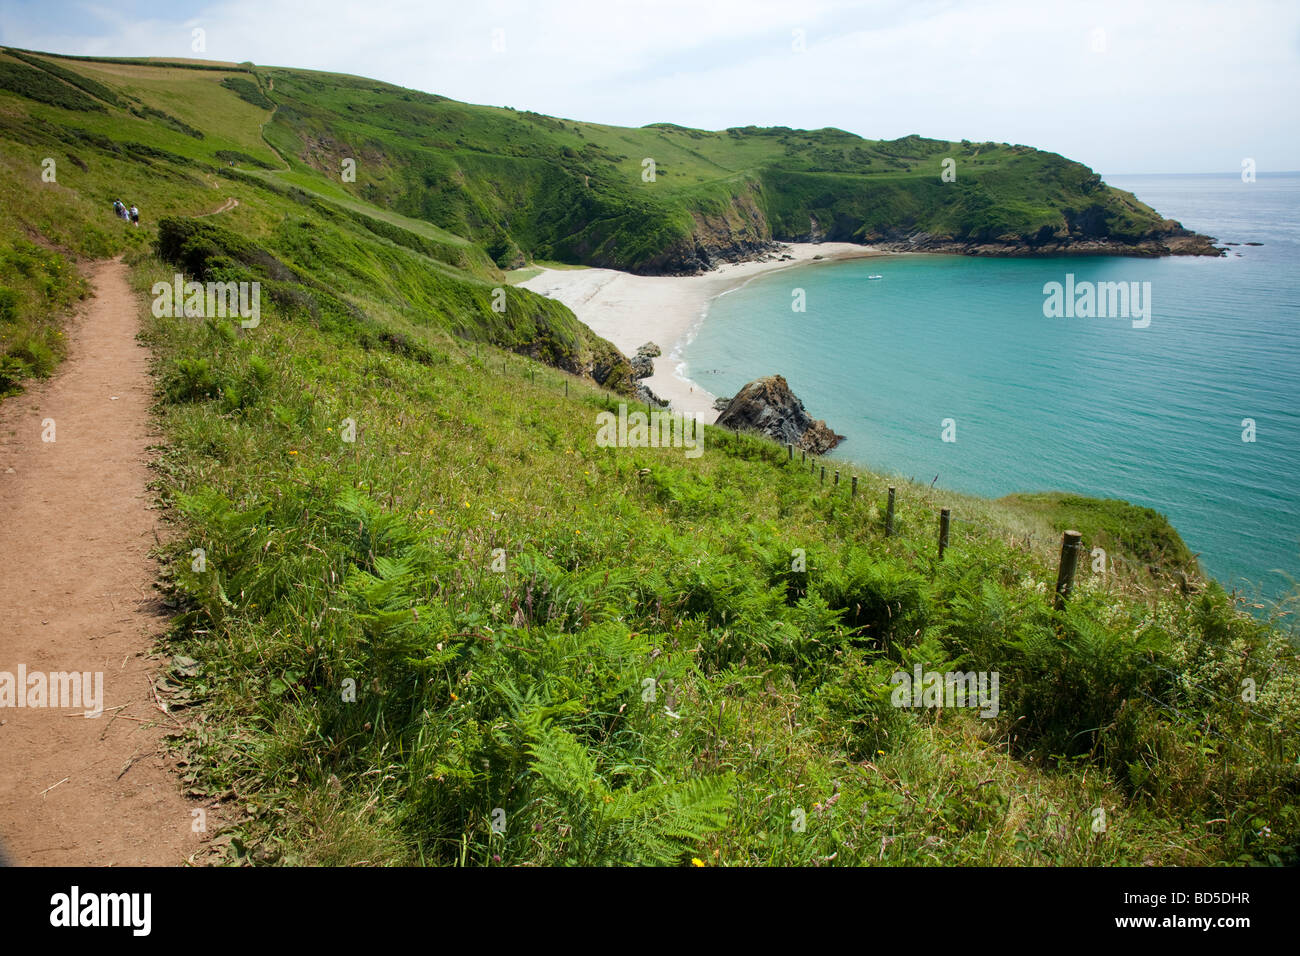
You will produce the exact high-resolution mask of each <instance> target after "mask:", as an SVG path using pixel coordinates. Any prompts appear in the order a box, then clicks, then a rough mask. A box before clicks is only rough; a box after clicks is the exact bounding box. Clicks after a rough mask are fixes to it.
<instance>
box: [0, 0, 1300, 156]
mask: <svg viewBox="0 0 1300 956" xmlns="http://www.w3.org/2000/svg"><path fill="white" fill-rule="evenodd" d="M119 10H120V8H115V7H109V6H99V5H94V4H77V5H61V4H58V3H43V4H36V5H32V6H24V5H20V6H18V7H17V8H16V9H11V10H10V12H9V13H8V16H7V20H6V23H5V24H4V27H3V36H4V42H6V43H9V44H13V45H15V46H26V47H29V48H35V49H46V50H54V51H56V52H64V53H90V54H96V55H108V56H139V55H150V54H152V55H163V56H192V55H196V54H193V53H192V52H191V50H190V30H191V28H192V27H193V26H195V25H198V26H202V27H203V28H204V29H205V30H206V31H207V50H206V53H205V54H203V55H204V56H206V57H208V58H211V59H229V60H236V61H239V60H253V61H254V62H257V63H262V64H268V65H282V66H299V67H307V68H312V69H321V70H332V71H338V72H345V73H355V74H359V75H362V76H370V77H374V78H377V79H382V80H387V81H389V82H394V83H399V84H402V85H404V86H410V87H414V88H418V89H423V90H428V91H430V92H436V93H442V94H444V95H447V96H452V97H455V98H457V99H464V100H468V101H471V102H479V103H492V104H497V105H506V104H508V105H511V106H515V107H518V108H520V109H534V110H538V111H540V112H546V113H553V114H557V115H562V116H567V117H572V118H576V119H586V120H592V121H595V122H605V123H616V124H622V125H641V124H643V123H649V122H655V121H661V120H662V121H671V122H676V123H681V124H683V125H691V126H701V127H705V128H721V127H725V126H736V125H747V124H751V123H752V124H760V125H769V124H779V125H787V126H803V127H820V126H838V127H841V128H844V129H849V130H852V131H853V132H856V133H860V134H862V135H864V136H870V137H894V136H899V135H903V134H905V133H909V132H918V133H922V134H924V135H929V136H937V137H949V138H954V139H957V138H962V137H966V138H970V139H977V140H985V139H994V140H1004V141H1009V142H1020V143H1028V144H1030V145H1033V146H1039V147H1042V148H1045V149H1052V150H1055V151H1058V152H1061V153H1064V154H1065V155H1067V156H1070V157H1071V158H1075V159H1079V160H1080V161H1082V162H1086V163H1088V164H1089V165H1092V166H1093V167H1094V168H1097V169H1099V170H1102V171H1103V172H1107V171H1109V172H1144V171H1202V170H1209V169H1222V170H1233V169H1237V168H1239V164H1240V159H1241V157H1242V156H1245V155H1251V156H1255V157H1256V158H1259V159H1260V162H1261V168H1269V169H1295V168H1300V132H1298V131H1297V128H1296V124H1295V122H1294V119H1293V115H1294V107H1293V106H1292V105H1291V104H1293V103H1294V101H1295V99H1296V94H1297V92H1300V56H1298V47H1300V43H1298V42H1297V38H1298V37H1300V7H1298V6H1297V5H1295V4H1291V3H1285V2H1271V0H1257V2H1253V3H1251V2H1239V3H1233V4H1222V3H1218V2H1214V0H1185V2H1171V0H1155V2H1149V3H1140V4H1139V3H1134V2H1131V0H1102V2H1096V3H1064V4H1057V3H1042V2H1038V0H1004V2H971V3H957V2H939V0H921V2H916V3H905V4H897V3H882V2H877V0H861V2H852V3H835V2H830V0H807V2H800V3H798V4H791V3H790V2H789V0H749V2H710V0H644V2H611V0H568V2H563V3H528V2H523V0H486V2H482V3H473V4H464V3H460V2H457V3H447V2H436V3H430V2H427V0H372V2H367V3H355V2H341V0H326V2H323V3H316V4H313V5H312V7H311V12H310V13H304V12H303V11H302V8H301V6H300V4H299V2H298V0H216V2H212V3H208V4H194V5H190V6H189V7H181V6H180V5H163V6H159V7H152V6H143V7H140V8H138V9H136V10H132V11H129V12H118V11H119ZM497 28H500V29H503V30H504V31H505V51H504V52H500V53H494V52H493V50H492V31H493V30H494V29H497ZM796 29H798V30H803V31H804V34H805V36H806V41H807V50H806V52H803V53H796V52H794V51H793V50H792V49H791V34H792V31H794V30H796ZM1094 30H1101V31H1103V33H1104V44H1103V49H1102V50H1100V51H1097V50H1094V49H1093V35H1094V34H1093V31H1094Z"/></svg>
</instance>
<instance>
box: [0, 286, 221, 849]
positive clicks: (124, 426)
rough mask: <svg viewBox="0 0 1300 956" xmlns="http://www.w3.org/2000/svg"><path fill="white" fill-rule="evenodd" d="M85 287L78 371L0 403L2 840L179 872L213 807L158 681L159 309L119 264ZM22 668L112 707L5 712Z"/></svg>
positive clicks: (67, 367)
mask: <svg viewBox="0 0 1300 956" xmlns="http://www.w3.org/2000/svg"><path fill="white" fill-rule="evenodd" d="M90 277H91V279H92V281H93V282H94V289H95V295H94V298H93V299H90V300H88V302H87V303H86V304H84V305H83V306H82V308H81V310H80V313H79V315H78V316H77V317H76V318H74V319H73V320H72V321H71V322H70V323H69V326H68V328H67V332H66V334H67V335H68V337H69V355H68V359H67V361H65V362H64V363H63V365H62V366H61V367H60V369H59V371H58V372H57V373H56V374H55V376H54V377H53V378H52V379H50V380H49V381H47V382H39V383H35V384H33V385H31V386H30V387H29V388H28V390H27V391H26V392H25V393H24V394H22V395H18V396H15V397H13V398H9V399H6V400H5V401H3V402H0V843H3V844H4V845H5V846H6V848H7V849H8V852H9V855H10V857H11V858H12V859H13V862H15V863H17V864H19V865H37V866H41V865H44V866H56V865H70V864H80V865H142V864H143V865H169V864H171V865H174V864H179V863H183V862H184V861H185V860H186V858H187V857H189V856H190V854H192V853H194V852H195V851H197V850H198V849H199V848H200V846H201V842H200V841H201V839H202V836H201V835H200V834H197V833H194V832H192V828H191V824H192V822H193V819H194V818H193V817H192V816H191V809H192V808H197V807H199V806H200V804H198V803H192V802H191V801H188V800H186V799H185V798H184V797H183V796H182V795H181V784H180V780H179V777H178V776H177V774H176V773H175V772H174V770H172V769H171V768H169V767H168V765H167V762H166V760H165V759H164V756H163V754H164V753H165V743H166V741H165V739H164V734H166V733H167V731H168V730H175V729H177V728H178V726H179V725H178V724H177V722H176V718H175V717H173V716H171V715H168V714H164V713H163V712H162V711H161V710H160V709H159V705H158V702H157V701H156V699H155V694H154V690H153V685H152V682H151V675H158V674H159V672H160V670H162V669H163V668H164V667H165V663H164V662H163V661H161V660H160V659H158V658H154V657H150V656H149V649H150V647H151V646H152V644H153V642H154V639H155V638H156V637H157V635H159V634H160V633H162V632H163V631H164V630H165V629H166V626H167V618H166V613H165V609H164V608H163V607H162V606H161V605H160V604H159V602H158V599H157V595H156V592H155V591H154V590H153V587H152V584H153V581H154V580H155V577H156V567H155V565H154V562H153V561H152V560H151V559H150V558H149V553H148V552H149V549H150V548H152V547H153V546H154V545H155V541H156V538H155V532H156V527H157V524H156V517H155V512H154V511H152V510H150V508H149V505H150V502H151V496H150V493H149V491H148V489H147V484H148V482H149V479H150V471H149V469H148V467H147V464H146V461H147V455H148V452H147V450H146V448H147V446H148V445H149V444H151V443H153V442H154V441H156V438H154V436H152V435H151V423H150V417H149V404H150V401H151V393H152V386H151V381H150V378H149V371H148V364H147V357H148V353H147V351H146V350H145V348H144V347H143V346H141V345H140V344H139V343H137V342H136V339H135V336H136V333H137V331H138V330H139V322H140V315H141V314H142V311H143V309H144V308H145V307H146V305H145V303H144V302H143V301H142V300H140V299H138V298H137V297H136V296H134V295H133V294H132V292H131V289H130V287H129V285H128V283H127V269H126V266H125V265H123V264H122V263H120V262H116V261H104V262H99V263H95V264H94V265H93V266H91V267H90ZM49 420H52V426H51V422H50V421H49ZM49 437H53V438H54V441H46V440H44V439H45V438H49ZM20 667H22V668H25V670H26V673H27V674H28V675H29V676H28V683H29V685H30V683H31V680H32V677H31V675H34V674H37V673H40V674H49V673H52V672H70V671H77V672H89V673H90V674H92V675H94V674H95V673H102V675H103V685H102V686H103V695H102V699H101V700H100V701H99V704H100V706H102V708H103V714H102V715H101V716H99V717H98V718H94V719H87V718H86V717H84V716H83V711H84V710H85V709H86V707H85V704H86V701H85V700H84V699H83V700H82V701H81V702H79V703H80V704H81V706H75V707H60V706H57V705H58V704H59V703H60V701H59V700H52V701H49V703H50V704H53V705H54V706H48V705H47V706H45V707H30V706H29V707H22V708H19V707H16V706H13V705H12V704H10V705H6V704H5V703H4V697H3V693H4V681H5V674H6V672H7V673H8V674H9V675H12V676H11V677H10V687H11V688H12V687H13V685H14V682H15V681H16V679H17V677H18V674H19V669H20ZM89 683H90V684H91V685H92V688H91V690H92V692H93V683H94V677H93V676H92V678H91V681H90V682H89ZM24 690H25V689H24V688H23V687H18V688H17V689H16V691H17V693H18V694H22V693H24ZM32 694H33V691H31V690H28V691H27V695H26V697H25V698H24V699H25V701H28V702H30V701H32V700H34V699H35V698H34V697H33V696H32ZM56 695H57V691H56V694H55V695H52V696H56ZM88 696H93V693H92V695H88ZM67 699H71V694H70V693H69V694H68V695H67ZM92 703H93V702H92Z"/></svg>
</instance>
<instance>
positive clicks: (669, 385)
mask: <svg viewBox="0 0 1300 956" xmlns="http://www.w3.org/2000/svg"><path fill="white" fill-rule="evenodd" d="M880 254H881V253H879V252H878V251H876V250H875V249H873V248H872V247H870V246H859V245H855V244H853V243H850V242H820V243H811V242H798V243H787V244H784V245H782V246H781V248H779V249H777V250H776V251H775V252H774V253H773V255H774V256H775V257H777V258H775V259H773V260H772V261H768V262H739V263H735V264H727V265H722V266H719V267H718V268H717V269H714V270H713V271H712V272H707V273H705V274H704V275H699V276H638V275H632V274H631V273H628V272H619V271H617V270H615V269H585V268H582V269H544V270H543V271H542V273H541V275H537V276H534V277H533V278H531V279H529V280H528V281H526V282H521V283H520V286H521V287H522V288H525V289H530V290H532V291H533V292H538V293H541V294H542V295H546V296H550V297H551V298H552V299H557V300H559V301H560V302H563V303H564V304H565V305H567V306H568V307H569V308H570V309H572V310H573V312H574V314H575V315H576V316H577V317H578V318H579V319H580V320H581V321H583V322H585V323H586V324H587V325H588V326H590V328H591V329H592V331H594V332H595V333H596V334H597V335H599V336H602V337H603V338H606V339H609V340H610V341H611V342H613V343H614V345H616V346H617V347H618V348H619V350H620V351H622V352H623V354H625V355H627V356H628V357H629V358H630V357H631V356H633V355H634V354H636V350H637V349H638V348H640V347H641V346H642V345H644V344H645V343H646V342H654V343H655V344H656V345H658V346H659V347H660V348H661V349H663V355H661V356H660V357H659V358H657V359H655V370H654V374H653V375H652V376H650V377H649V378H647V379H644V380H643V381H644V384H645V386H646V387H647V388H649V389H650V391H652V392H654V393H655V394H656V395H658V396H659V397H660V398H661V399H663V400H664V401H666V402H668V403H669V404H670V405H671V406H672V408H673V410H674V411H678V412H683V413H685V414H693V413H696V412H699V413H700V414H702V415H703V416H704V421H706V422H709V423H712V422H713V420H714V419H715V418H717V416H718V413H717V411H716V410H715V409H714V408H713V400H714V398H715V397H716V396H714V395H710V394H709V393H708V392H706V391H705V390H704V389H703V388H701V387H700V386H699V385H697V384H695V383H694V382H692V381H690V380H689V379H686V378H683V377H682V376H681V375H679V374H678V367H679V366H680V365H681V363H682V358H681V352H682V349H684V348H685V346H686V345H687V344H688V343H689V342H690V340H691V339H692V338H694V336H695V332H696V330H698V328H699V325H700V322H701V320H702V319H703V317H704V315H705V314H706V312H707V311H708V307H709V303H710V302H712V301H713V300H714V299H715V298H717V297H718V296H720V295H722V294H723V293H724V292H730V291H731V290H733V289H738V288H739V287H740V286H742V285H745V284H746V283H747V282H749V281H750V280H751V279H753V278H755V277H756V276H760V275H765V274H767V273H769V272H774V271H776V270H778V269H784V268H787V267H789V266H792V265H798V264H801V263H806V262H809V261H811V260H812V259H813V257H814V256H821V257H822V258H823V259H826V260H835V259H857V258H862V257H864V256H872V255H880ZM781 255H789V256H792V257H793V258H792V259H786V260H781V259H780V258H779V257H780V256H781ZM775 371H778V372H779V369H778V370H775ZM771 373H772V370H759V369H755V371H754V377H755V378H757V377H758V376H760V375H764V374H771Z"/></svg>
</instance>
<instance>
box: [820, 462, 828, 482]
mask: <svg viewBox="0 0 1300 956" xmlns="http://www.w3.org/2000/svg"><path fill="white" fill-rule="evenodd" d="M819 481H820V483H821V484H823V485H824V484H826V466H825V465H822V476H821V478H820V479H819Z"/></svg>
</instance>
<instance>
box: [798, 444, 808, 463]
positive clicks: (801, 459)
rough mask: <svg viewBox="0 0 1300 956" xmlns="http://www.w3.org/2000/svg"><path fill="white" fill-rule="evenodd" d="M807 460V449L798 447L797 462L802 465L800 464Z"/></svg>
mask: <svg viewBox="0 0 1300 956" xmlns="http://www.w3.org/2000/svg"><path fill="white" fill-rule="evenodd" d="M807 460H808V449H806V448H800V449H799V464H800V465H802V464H803V463H804V462H806V461H807Z"/></svg>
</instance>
